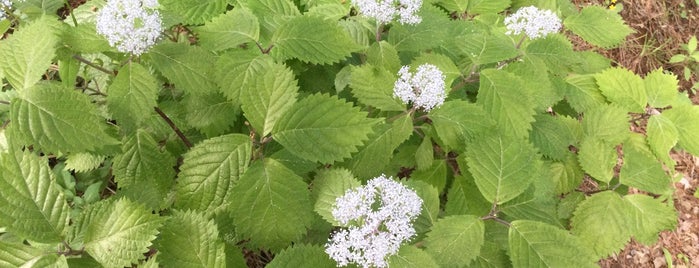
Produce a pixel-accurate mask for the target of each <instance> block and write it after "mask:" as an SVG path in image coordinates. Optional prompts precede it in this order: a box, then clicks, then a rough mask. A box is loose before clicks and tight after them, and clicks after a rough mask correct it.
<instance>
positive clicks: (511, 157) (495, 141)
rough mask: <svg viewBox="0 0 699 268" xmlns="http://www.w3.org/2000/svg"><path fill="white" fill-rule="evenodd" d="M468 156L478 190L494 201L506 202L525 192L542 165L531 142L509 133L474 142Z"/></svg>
mask: <svg viewBox="0 0 699 268" xmlns="http://www.w3.org/2000/svg"><path fill="white" fill-rule="evenodd" d="M464 155H465V157H466V161H467V162H468V163H467V164H468V170H469V171H470V172H471V174H473V178H474V179H475V182H476V185H477V186H478V189H479V190H480V192H481V194H483V196H484V197H485V199H486V200H488V201H489V202H491V203H498V204H502V203H504V202H507V201H509V200H512V199H513V198H515V197H517V196H518V195H520V194H521V193H523V192H524V191H525V190H526V189H527V187H528V186H529V184H530V183H531V182H532V181H533V180H534V177H535V176H538V175H539V168H540V167H541V162H539V161H538V155H537V153H536V149H534V147H533V146H532V145H531V144H530V143H528V142H527V141H526V140H524V139H521V138H514V137H509V136H501V135H495V136H490V137H484V138H482V139H479V140H478V141H474V142H473V143H471V144H469V146H468V150H467V151H466V153H465V154H464Z"/></svg>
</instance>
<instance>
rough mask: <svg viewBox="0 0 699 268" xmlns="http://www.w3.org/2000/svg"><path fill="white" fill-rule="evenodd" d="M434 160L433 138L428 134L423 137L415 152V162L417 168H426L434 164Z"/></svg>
mask: <svg viewBox="0 0 699 268" xmlns="http://www.w3.org/2000/svg"><path fill="white" fill-rule="evenodd" d="M433 161H434V147H433V145H432V138H431V137H430V136H426V137H425V138H423V139H422V142H421V143H420V146H419V147H417V151H416V152H415V163H417V170H425V169H428V168H430V167H431V166H432V162H433Z"/></svg>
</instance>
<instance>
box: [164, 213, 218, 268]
mask: <svg viewBox="0 0 699 268" xmlns="http://www.w3.org/2000/svg"><path fill="white" fill-rule="evenodd" d="M156 248H157V249H158V260H159V261H158V262H159V263H160V264H162V265H163V266H168V267H176V266H183V265H184V266H187V267H201V268H208V267H213V268H222V267H226V254H225V252H224V248H225V246H224V244H223V241H221V239H220V238H219V237H218V229H217V227H216V224H215V223H214V221H213V220H209V219H207V217H206V216H205V215H204V214H203V213H198V212H194V211H189V210H188V211H178V210H175V211H173V213H172V216H170V218H169V219H168V220H167V221H165V224H164V225H163V227H161V228H160V237H159V238H158V240H157V241H156Z"/></svg>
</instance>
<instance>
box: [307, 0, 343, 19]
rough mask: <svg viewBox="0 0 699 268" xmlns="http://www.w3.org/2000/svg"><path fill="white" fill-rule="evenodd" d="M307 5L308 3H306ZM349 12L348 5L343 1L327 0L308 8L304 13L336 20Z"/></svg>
mask: <svg viewBox="0 0 699 268" xmlns="http://www.w3.org/2000/svg"><path fill="white" fill-rule="evenodd" d="M307 7H308V5H307ZM349 12H350V6H349V5H347V4H345V3H336V2H333V1H328V2H327V3H319V4H318V5H314V6H312V7H311V8H309V9H308V12H306V15H309V16H318V17H322V18H324V19H329V20H333V21H337V20H340V19H342V18H343V17H345V16H347V14H349Z"/></svg>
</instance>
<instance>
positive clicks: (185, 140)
mask: <svg viewBox="0 0 699 268" xmlns="http://www.w3.org/2000/svg"><path fill="white" fill-rule="evenodd" d="M154 108H155V112H156V113H158V115H160V117H162V118H163V120H165V122H167V124H168V125H170V128H172V130H174V131H175V134H177V136H178V137H180V139H181V140H182V142H184V145H186V146H187V148H192V147H193V145H192V143H191V142H190V141H189V140H188V139H187V137H185V136H184V134H183V133H182V131H180V129H179V128H178V127H177V126H176V125H175V123H174V122H172V120H170V117H168V116H167V115H166V114H165V113H164V112H163V110H160V108H158V107H154Z"/></svg>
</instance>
